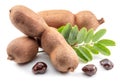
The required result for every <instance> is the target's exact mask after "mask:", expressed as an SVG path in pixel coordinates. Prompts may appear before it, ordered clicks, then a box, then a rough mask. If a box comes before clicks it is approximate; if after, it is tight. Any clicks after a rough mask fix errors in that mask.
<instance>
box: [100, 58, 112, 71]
mask: <svg viewBox="0 0 120 83" xmlns="http://www.w3.org/2000/svg"><path fill="white" fill-rule="evenodd" d="M100 64H101V65H102V66H103V67H104V68H105V69H106V70H110V69H112V68H113V66H114V64H113V63H112V61H110V60H109V59H103V60H101V61H100Z"/></svg>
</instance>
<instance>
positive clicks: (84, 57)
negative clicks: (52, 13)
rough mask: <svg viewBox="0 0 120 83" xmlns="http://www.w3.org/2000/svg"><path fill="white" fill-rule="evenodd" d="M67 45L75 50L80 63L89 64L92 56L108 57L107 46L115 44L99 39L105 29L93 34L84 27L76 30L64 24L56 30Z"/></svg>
mask: <svg viewBox="0 0 120 83" xmlns="http://www.w3.org/2000/svg"><path fill="white" fill-rule="evenodd" d="M58 32H60V33H61V34H62V35H63V37H64V38H65V40H66V41H67V42H68V44H69V45H71V46H72V48H73V49H74V50H75V52H76V53H77V55H78V56H79V57H80V59H81V61H83V62H89V61H91V60H92V59H93V54H95V55H97V54H99V53H101V54H103V55H105V56H109V55H110V54H111V53H110V50H109V49H108V48H107V46H115V42H114V41H113V40H110V39H101V38H102V36H103V35H104V34H105V33H106V29H100V30H99V31H97V32H95V33H94V30H93V29H92V28H91V29H89V30H87V29H86V28H85V27H83V28H82V29H80V30H79V29H78V27H77V26H76V25H75V26H73V27H72V26H71V24H69V23H68V24H66V25H65V26H61V27H60V28H58Z"/></svg>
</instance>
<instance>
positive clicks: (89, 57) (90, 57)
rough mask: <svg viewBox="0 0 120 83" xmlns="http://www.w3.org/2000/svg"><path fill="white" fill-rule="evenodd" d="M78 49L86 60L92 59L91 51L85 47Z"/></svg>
mask: <svg viewBox="0 0 120 83" xmlns="http://www.w3.org/2000/svg"><path fill="white" fill-rule="evenodd" d="M79 50H80V52H81V53H82V54H83V56H84V57H85V58H86V59H87V60H88V61H91V60H92V59H93V57H92V55H91V53H90V52H89V50H87V49H86V48H85V47H79Z"/></svg>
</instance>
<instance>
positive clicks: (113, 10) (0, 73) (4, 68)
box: [0, 0, 120, 83]
mask: <svg viewBox="0 0 120 83" xmlns="http://www.w3.org/2000/svg"><path fill="white" fill-rule="evenodd" d="M15 5H25V6H27V7H29V8H31V9H32V10H34V11H35V12H38V11H42V10H50V9H66V10H70V11H71V12H73V13H74V14H75V13H77V12H79V11H83V10H90V11H92V12H93V13H94V14H95V15H96V17H97V18H98V19H99V18H101V17H103V18H104V19H105V23H104V24H102V25H101V26H99V27H98V29H100V28H106V29H107V33H106V35H105V36H104V38H109V39H113V40H114V41H115V42H116V46H115V47H110V48H109V49H110V50H111V56H110V57H105V56H103V55H98V56H96V57H94V60H93V61H92V62H89V63H92V64H95V65H96V66H97V68H98V71H97V73H96V75H94V76H92V77H89V76H86V75H84V74H83V72H82V71H81V68H82V67H83V66H84V65H86V64H82V63H80V64H79V66H78V68H77V69H76V70H75V72H73V73H67V74H62V73H60V72H58V71H56V70H55V69H54V67H53V66H52V65H51V63H50V60H49V57H48V56H47V55H46V54H45V53H41V54H38V57H37V58H36V59H35V60H33V61H32V62H30V63H28V64H25V65H18V64H16V63H15V62H13V61H9V60H7V54H6V47H7V45H8V43H9V42H10V41H11V40H13V39H15V38H17V37H20V36H23V35H24V34H23V33H21V32H20V31H19V30H17V29H16V28H15V27H14V26H13V25H12V24H11V22H10V19H9V10H10V8H11V7H13V6H15ZM119 8H120V4H119V0H0V29H1V30H0V36H1V38H0V83H44V82H45V83H47V82H49V83H52V82H54V83H55V82H59V83H64V82H80V83H82V82H84V83H88V82H89V83H96V82H99V83H100V82H101V83H109V82H110V83H111V82H114V81H117V82H118V83H119V82H120V61H119V60H120V53H119V52H120V30H119V29H120V10H119ZM63 19H64V18H63ZM98 29H97V30H98ZM103 58H108V59H110V60H111V61H112V62H113V63H114V68H113V69H112V70H109V71H106V70H104V69H103V68H102V67H101V66H100V64H99V61H100V60H101V59H103ZM37 61H44V62H46V63H47V65H48V70H47V72H46V73H45V74H43V75H34V74H33V73H32V71H31V68H32V66H33V65H34V64H35V63H36V62H37Z"/></svg>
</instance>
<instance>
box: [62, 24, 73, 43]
mask: <svg viewBox="0 0 120 83" xmlns="http://www.w3.org/2000/svg"><path fill="white" fill-rule="evenodd" d="M71 29H72V27H71V24H70V23H68V24H66V25H65V27H64V28H63V30H62V32H61V34H62V35H63V37H64V38H65V40H66V41H67V40H68V37H69V33H70V31H71Z"/></svg>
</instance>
